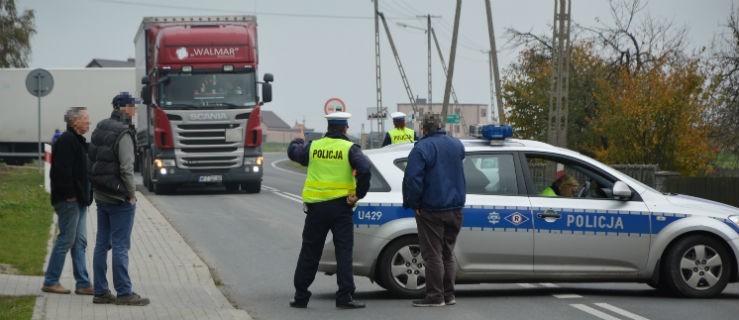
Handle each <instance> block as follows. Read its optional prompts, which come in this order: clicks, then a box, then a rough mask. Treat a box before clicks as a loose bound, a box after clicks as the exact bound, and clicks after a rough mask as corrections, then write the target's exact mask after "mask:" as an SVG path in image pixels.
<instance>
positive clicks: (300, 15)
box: [98, 0, 416, 20]
mask: <svg viewBox="0 0 739 320" xmlns="http://www.w3.org/2000/svg"><path fill="white" fill-rule="evenodd" d="M98 1H99V2H108V3H115V4H122V5H129V6H139V7H149V8H162V9H177V10H191V11H198V12H217V13H221V14H223V13H229V14H233V13H237V14H253V15H260V16H276V17H288V18H309V19H341V20H371V19H374V17H372V16H351V15H328V14H309V13H288V12H268V11H258V12H257V11H239V10H233V9H228V10H226V9H223V10H221V9H213V8H204V7H190V6H178V5H167V4H155V3H147V2H136V1H125V0H98ZM386 18H387V19H389V20H416V17H415V15H413V16H407V17H403V16H398V17H386Z"/></svg>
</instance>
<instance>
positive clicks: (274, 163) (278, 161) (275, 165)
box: [269, 159, 305, 177]
mask: <svg viewBox="0 0 739 320" xmlns="http://www.w3.org/2000/svg"><path fill="white" fill-rule="evenodd" d="M283 161H290V159H280V160H277V161H272V163H270V164H269V165H270V166H271V167H272V168H275V169H277V170H280V171H282V172H287V173H291V174H294V175H299V176H303V177H304V176H305V173H301V172H295V171H292V170H287V169H282V168H280V167H278V166H277V164H278V163H280V162H283Z"/></svg>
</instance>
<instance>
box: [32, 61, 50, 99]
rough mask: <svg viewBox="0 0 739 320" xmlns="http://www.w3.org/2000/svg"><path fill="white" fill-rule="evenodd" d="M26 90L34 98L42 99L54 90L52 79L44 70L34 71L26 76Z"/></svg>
mask: <svg viewBox="0 0 739 320" xmlns="http://www.w3.org/2000/svg"><path fill="white" fill-rule="evenodd" d="M26 89H27V90H28V92H29V93H30V94H31V95H33V96H34V97H44V96H46V95H47V94H49V93H50V92H51V90H52V89H54V77H52V76H51V73H49V71H46V70H45V69H40V68H39V69H34V70H31V72H29V73H28V75H27V76H26Z"/></svg>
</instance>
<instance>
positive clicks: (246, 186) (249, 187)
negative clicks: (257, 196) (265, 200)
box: [241, 181, 262, 193]
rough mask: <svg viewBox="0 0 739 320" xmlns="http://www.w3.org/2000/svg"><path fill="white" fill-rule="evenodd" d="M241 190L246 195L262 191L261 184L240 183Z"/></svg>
mask: <svg viewBox="0 0 739 320" xmlns="http://www.w3.org/2000/svg"><path fill="white" fill-rule="evenodd" d="M241 189H242V190H244V191H246V193H259V192H260V191H262V182H261V181H258V182H248V183H242V184H241Z"/></svg>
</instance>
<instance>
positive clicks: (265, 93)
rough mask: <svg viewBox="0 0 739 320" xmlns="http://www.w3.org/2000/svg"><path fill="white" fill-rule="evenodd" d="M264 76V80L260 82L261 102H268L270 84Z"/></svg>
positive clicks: (270, 97) (270, 94) (270, 98)
mask: <svg viewBox="0 0 739 320" xmlns="http://www.w3.org/2000/svg"><path fill="white" fill-rule="evenodd" d="M266 78H267V77H266V76H265V82H264V83H262V102H263V103H264V102H270V101H272V84H271V83H269V82H266Z"/></svg>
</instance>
